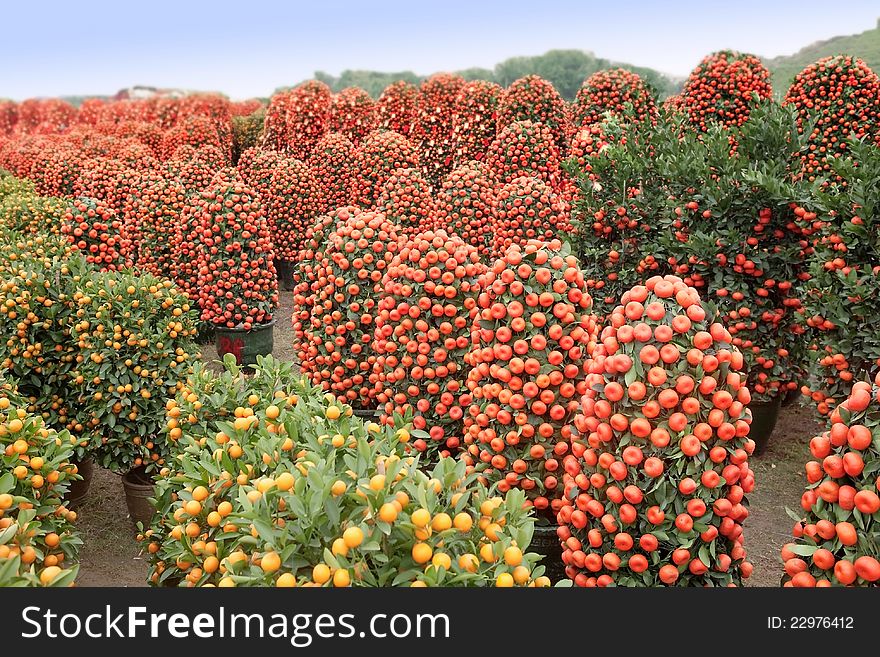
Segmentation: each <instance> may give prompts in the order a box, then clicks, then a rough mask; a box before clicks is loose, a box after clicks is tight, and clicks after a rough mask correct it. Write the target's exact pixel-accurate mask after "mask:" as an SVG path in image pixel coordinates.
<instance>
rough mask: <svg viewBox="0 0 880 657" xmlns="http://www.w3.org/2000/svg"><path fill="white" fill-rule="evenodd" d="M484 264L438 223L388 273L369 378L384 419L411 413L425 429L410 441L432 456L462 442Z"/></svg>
mask: <svg viewBox="0 0 880 657" xmlns="http://www.w3.org/2000/svg"><path fill="white" fill-rule="evenodd" d="M485 270H486V266H485V265H484V264H482V263H481V262H480V256H479V253H478V252H477V250H476V249H475V248H474V247H473V246H471V245H469V244H467V243H465V242H464V241H463V240H461V238H459V237H457V236H455V235H452V236H450V235H448V234H447V233H446V232H445V231H442V230H438V231H436V232H433V231H425V232H421V233H419V234H418V235H415V236H413V237H411V238H409V239H408V240H407V241H406V242H405V243H404V244H403V245H402V246H401V249H400V253H399V256H398V257H397V258H395V260H394V261H393V262H392V263H391V264H390V265H389V266H388V270H387V273H386V274H385V280H384V290H383V292H384V294H383V296H382V298H381V301H379V306H378V313H377V317H376V332H375V337H376V341H375V343H374V345H373V350H374V351H375V353H376V364H375V366H374V369H373V373H372V374H371V376H370V382H371V383H372V384H373V387H374V388H378V390H379V391H380V392H379V393H378V394H377V400H378V402H379V403H380V405H381V404H384V411H385V413H384V415H383V420H384V421H385V422H387V423H389V424H393V423H394V415H395V414H400V415H403V416H405V417H409V416H410V414H411V415H412V418H413V420H412V422H413V427H414V428H415V429H417V430H419V431H424V432H426V433H425V437H417V438H416V439H415V440H414V441H413V447H414V448H415V449H416V450H418V451H420V452H428V453H429V454H430V455H431V456H432V457H433V456H435V455H436V454H437V453H438V452H439V453H442V454H450V453H455V452H457V451H458V447H459V446H460V445H461V442H462V437H463V432H464V414H465V411H466V410H467V408H468V406H469V405H470V393H469V392H468V390H467V387H466V385H465V382H466V378H467V370H466V369H465V368H464V367H463V364H464V355H465V354H466V353H467V351H468V350H469V347H470V331H471V325H472V324H473V321H474V319H475V317H476V312H477V310H476V305H477V295H478V294H479V290H480V288H479V284H478V277H479V276H480V275H481V274H482V273H484V272H485Z"/></svg>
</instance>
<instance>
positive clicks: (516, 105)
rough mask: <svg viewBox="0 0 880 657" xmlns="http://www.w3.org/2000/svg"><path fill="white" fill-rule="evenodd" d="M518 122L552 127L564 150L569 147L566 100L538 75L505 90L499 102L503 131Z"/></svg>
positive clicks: (499, 123)
mask: <svg viewBox="0 0 880 657" xmlns="http://www.w3.org/2000/svg"><path fill="white" fill-rule="evenodd" d="M514 121H531V122H533V123H542V124H544V125H545V126H547V128H548V129H549V130H550V132H551V134H552V135H553V138H554V140H555V141H556V145H557V147H558V148H559V149H560V151H563V152H564V151H565V150H566V143H567V139H568V134H569V132H570V128H569V121H568V110H567V109H566V105H565V101H564V100H563V99H562V96H560V95H559V92H558V91H556V89H555V88H554V87H553V84H551V83H550V82H548V81H547V80H545V79H544V78H542V77H540V76H538V75H527V76H525V77H524V78H520V79H519V80H516V81H515V82H513V83H512V84H511V85H510V86H509V87H508V88H507V89H505V90H504V91H503V92H502V94H501V98H500V100H499V102H498V121H497V129H498V132H499V133H500V132H501V131H502V130H503V129H504V128H506V127H507V126H509V125H510V124H511V123H513V122H514Z"/></svg>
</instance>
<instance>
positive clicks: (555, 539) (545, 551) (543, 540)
mask: <svg viewBox="0 0 880 657" xmlns="http://www.w3.org/2000/svg"><path fill="white" fill-rule="evenodd" d="M528 551H529V552H536V553H537V554H540V555H541V556H542V557H544V558H543V559H541V561H540V564H541V565H543V566H544V574H545V575H546V576H547V577H549V578H550V582H551V583H552V584H556V582H559V581H561V580H563V579H565V577H566V575H565V564H564V563H562V544H561V543H560V542H559V536H558V535H557V534H556V525H535V533H534V534H532V542H531V543H529V549H528Z"/></svg>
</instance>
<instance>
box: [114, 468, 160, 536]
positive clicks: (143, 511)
mask: <svg viewBox="0 0 880 657" xmlns="http://www.w3.org/2000/svg"><path fill="white" fill-rule="evenodd" d="M122 487H123V488H124V489H125V505H126V506H127V507H128V515H129V517H131V520H132V522H134V523H135V524H137V523H139V522H140V523H143V525H144V527H148V526H149V525H150V521H151V520H152V519H153V514H154V513H155V512H156V508H155V507H154V506H153V505H152V503H151V502H150V501H149V499H148V498H150V497H153V495H154V494H155V491H154V486H153V478H152V477H151V476H150V475H148V474H147V473H146V471H145V469H144V466H141V467H139V468H134V469H132V470H129V471H128V472H126V473H125V474H124V475H122Z"/></svg>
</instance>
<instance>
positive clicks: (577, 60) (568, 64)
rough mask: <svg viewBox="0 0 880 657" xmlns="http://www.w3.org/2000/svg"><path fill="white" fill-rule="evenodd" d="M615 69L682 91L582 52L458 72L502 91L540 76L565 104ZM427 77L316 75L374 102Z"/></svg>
mask: <svg viewBox="0 0 880 657" xmlns="http://www.w3.org/2000/svg"><path fill="white" fill-rule="evenodd" d="M616 67H620V68H625V69H627V70H630V71H633V72H634V73H638V74H639V75H640V76H642V78H644V79H645V80H646V81H647V82H648V83H650V84H651V85H653V86H654V88H656V89H657V92H658V94H659V95H660V98H661V99H662V98H666V97H667V96H670V95H672V94H676V93H678V92H679V91H680V89H681V83H682V81H681V80H677V79H674V78H670V77H669V76H667V75H664V74H663V73H660V72H659V71H656V70H654V69H652V68H646V67H643V66H631V65H629V64H620V63H617V62H612V61H610V60H608V59H603V58H601V57H596V56H595V55H593V54H592V53H589V52H584V51H582V50H550V51H548V52H546V53H544V54H543V55H537V56H535V57H511V58H510V59H505V60H504V61H503V62H500V63H499V64H497V65H496V66H495V68H494V69H491V70H490V69H487V68H469V69H466V70H464V71H456V72H457V73H458V74H459V75H461V76H462V77H464V78H465V79H466V80H490V81H492V82H497V83H498V84H500V85H501V86H502V87H506V86H508V85H509V84H510V83H511V82H513V81H514V80H517V79H519V78H521V77H523V76H525V75H532V74H535V75H540V76H541V77H542V78H544V79H546V80H549V81H550V82H552V83H553V86H555V87H556V89H557V90H558V91H559V93H560V94H562V96H563V97H564V98H565V99H566V100H574V97H575V94H577V90H578V89H579V88H580V86H581V84H582V83H583V81H584V80H585V79H586V78H588V77H589V76H591V75H592V74H593V73H595V72H596V71H600V70H602V69H608V68H616ZM426 77H427V76H423V75H417V74H416V73H413V72H412V71H400V72H396V73H383V72H380V71H356V70H345V71H343V72H342V73H341V74H340V75H339V76H333V75H330V74H329V73H325V72H324V71H316V72H315V79H316V80H321V81H322V82H325V83H326V84H327V85H328V86H329V87H330V88H331V89H332V90H333V91H334V92H336V91H340V90H342V89H344V88H345V87H361V88H362V89H364V90H366V91H367V93H369V94H370V95H371V96H372V97H373V98H378V97H379V95H380V94H381V93H382V90H383V89H385V87H387V86H388V85H389V84H391V83H392V82H395V81H397V80H405V81H407V82H411V83H413V84H418V83H420V82H421V81H422V80H424V79H425V78H426Z"/></svg>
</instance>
